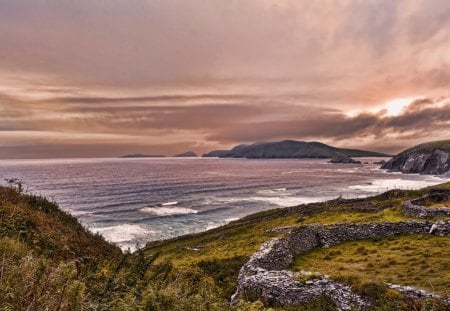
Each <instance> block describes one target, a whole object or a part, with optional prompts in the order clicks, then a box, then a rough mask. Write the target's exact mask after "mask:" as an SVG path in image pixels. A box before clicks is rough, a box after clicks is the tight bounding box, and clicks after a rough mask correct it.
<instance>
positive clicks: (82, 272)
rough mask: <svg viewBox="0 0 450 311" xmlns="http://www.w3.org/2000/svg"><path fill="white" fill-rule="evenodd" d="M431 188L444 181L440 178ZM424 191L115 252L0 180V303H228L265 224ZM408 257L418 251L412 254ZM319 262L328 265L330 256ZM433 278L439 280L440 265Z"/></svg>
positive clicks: (218, 306) (372, 210) (294, 210)
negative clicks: (5, 185) (437, 275)
mask: <svg viewBox="0 0 450 311" xmlns="http://www.w3.org/2000/svg"><path fill="white" fill-rule="evenodd" d="M441 187H444V188H450V183H447V184H445V185H442V186H441ZM427 191H428V190H427V189H424V190H421V191H391V192H388V193H385V194H383V195H379V196H376V197H372V198H368V199H359V200H335V201H331V202H325V203H315V204H309V205H302V206H297V207H290V208H283V209H274V210H270V211H265V212H261V213H256V214H253V215H249V216H247V217H245V218H243V219H241V220H238V221H235V222H232V223H230V224H228V225H226V226H223V227H220V228H216V229H213V230H210V231H208V232H204V233H200V234H195V235H188V236H183V237H178V238H175V239H171V240H166V241H158V242H152V243H149V244H148V245H147V246H146V247H145V248H144V249H142V250H140V251H138V252H136V253H133V254H123V253H121V251H120V249H119V248H118V247H116V246H114V245H112V244H110V243H108V242H106V241H105V240H104V239H103V238H102V237H101V236H99V235H95V234H92V233H90V232H89V231H87V230H86V229H85V228H83V227H82V226H81V224H80V223H79V222H78V221H77V220H76V219H75V218H74V217H72V216H70V215H69V214H67V213H65V212H63V211H62V210H60V209H59V207H58V206H57V204H55V203H53V202H49V201H48V200H46V199H45V198H42V197H39V196H33V195H27V194H23V193H22V191H21V190H20V189H11V188H2V187H0V306H2V308H3V309H5V310H27V309H30V310H46V309H47V310H58V309H60V310H188V311H189V310H195V311H202V310H205V311H206V310H208V311H214V310H225V311H226V310H232V309H233V308H231V307H230V305H229V300H230V296H231V294H232V293H233V292H234V291H235V289H236V285H237V276H238V273H239V270H240V268H241V266H242V265H243V264H244V263H245V262H246V261H247V260H248V258H249V257H250V256H251V254H253V253H254V252H255V251H256V250H257V249H259V247H260V246H261V244H262V243H264V242H266V241H268V240H269V239H271V238H273V237H275V236H279V235H281V234H278V235H276V234H268V233H267V231H268V230H271V229H274V228H278V227H284V226H297V225H304V224H311V223H337V222H345V221H350V222H373V221H385V220H387V221H400V220H404V219H406V218H405V217H403V216H402V215H401V203H402V202H403V200H404V199H407V198H409V199H411V198H416V197H419V196H421V195H423V194H425V193H427ZM417 241H418V243H419V242H420V243H419V244H425V243H430V242H429V241H426V240H420V239H418V240H417ZM380 243H381V242H380ZM446 245H447V244H446ZM410 246H411V245H410ZM374 247H375V246H374ZM377 247H382V244H380V245H378V246H377ZM436 247H438V246H436ZM447 249H448V245H447ZM444 250H445V249H444ZM320 251H328V250H317V252H320ZM411 256H412V257H411V259H412V260H415V259H414V258H416V257H417V258H416V259H417V260H419V259H420V258H419V257H418V256H421V255H420V254H419V253H418V254H416V255H415V256H413V255H411ZM424 256H425V255H424ZM324 257H325V256H324ZM433 258H434V257H433ZM322 259H323V258H321V260H322ZM322 262H323V263H324V264H325V266H330V261H327V260H323V261H322ZM431 264H437V263H435V262H431V263H430V266H431ZM374 267H375V268H376V265H375V264H374ZM438 267H439V269H440V268H441V266H436V270H437V268H438ZM317 270H319V271H320V270H322V269H317ZM441 270H442V269H441ZM427 271H428V270H427ZM428 272H430V271H428ZM405 275H406V274H405ZM405 277H406V276H405ZM443 277H446V279H445V278H444V280H448V279H449V278H448V275H447V274H445V275H443ZM410 278H411V279H412V278H413V276H411V277H410ZM432 281H433V282H434V279H432ZM443 284H446V283H445V282H442V284H441V286H444V285H443ZM438 286H439V285H438ZM445 286H447V287H448V284H447V285H445ZM235 309H236V310H239V311H246V310H249V311H250V310H265V308H264V307H263V306H262V305H261V304H260V303H259V302H255V303H247V302H241V303H240V304H239V307H237V308H235ZM397 309H398V308H397ZM409 309H411V308H409ZM409 309H408V308H404V310H409ZM275 310H332V307H331V306H330V303H329V301H327V300H326V299H325V298H324V299H319V300H318V301H316V302H312V303H311V305H308V306H302V307H295V308H275ZM387 310H389V309H387ZM399 310H401V308H400V309H399Z"/></svg>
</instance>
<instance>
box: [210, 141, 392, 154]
mask: <svg viewBox="0 0 450 311" xmlns="http://www.w3.org/2000/svg"><path fill="white" fill-rule="evenodd" d="M338 153H339V154H343V155H346V156H349V157H384V156H387V155H386V154H382V153H378V152H373V151H365V150H358V149H342V148H336V147H333V146H329V145H326V144H322V143H319V142H304V141H295V140H283V141H279V142H269V143H255V144H252V145H238V146H236V147H234V148H233V149H231V150H215V151H211V152H209V153H206V154H204V155H203V156H204V157H220V158H247V159H257V158H265V159H273V158H332V157H333V156H335V155H336V154H338Z"/></svg>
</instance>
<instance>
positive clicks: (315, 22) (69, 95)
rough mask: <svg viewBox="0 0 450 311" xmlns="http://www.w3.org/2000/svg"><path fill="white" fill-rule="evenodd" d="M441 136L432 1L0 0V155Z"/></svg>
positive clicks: (369, 142)
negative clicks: (276, 141)
mask: <svg viewBox="0 0 450 311" xmlns="http://www.w3.org/2000/svg"><path fill="white" fill-rule="evenodd" d="M448 138H450V1H448V0H408V1H393V0H386V1H383V0H373V1H370V0H367V1H363V0H361V1H356V0H355V1H344V0H330V1H319V0H317V1H309V0H308V1H306V0H305V1H299V0H292V1H288V0H285V1H282V0H278V1H273V0H272V1H269V0H267V1H266V0H253V1H248V0H247V1H246V0H236V1H235V0H226V1H224V0H191V1H187V0H183V1H172V0H161V1H155V0H122V1H119V0H101V1H100V0H70V1H69V0H45V1H44V0H28V1H25V0H0V158H41V157H44V158H48V157H107V156H119V155H122V154H126V153H148V154H167V155H171V154H174V153H179V152H184V151H187V150H193V151H196V152H198V153H202V152H205V151H209V150H212V149H221V148H229V147H232V146H233V145H236V144H241V143H250V142H260V141H274V140H282V139H297V140H305V141H312V140H315V141H322V142H324V143H329V144H332V145H335V146H339V147H354V148H367V149H371V150H375V151H384V152H389V153H395V152H398V151H400V150H402V149H404V148H405V147H409V146H412V145H414V144H417V143H420V142H425V141H430V140H438V139H448Z"/></svg>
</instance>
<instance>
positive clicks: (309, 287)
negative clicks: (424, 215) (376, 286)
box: [232, 221, 450, 310]
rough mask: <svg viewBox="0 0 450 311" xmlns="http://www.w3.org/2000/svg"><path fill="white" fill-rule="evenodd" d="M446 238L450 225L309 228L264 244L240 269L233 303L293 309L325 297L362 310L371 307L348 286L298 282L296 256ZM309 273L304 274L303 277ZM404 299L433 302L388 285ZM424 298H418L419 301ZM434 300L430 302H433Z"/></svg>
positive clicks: (325, 281)
mask: <svg viewBox="0 0 450 311" xmlns="http://www.w3.org/2000/svg"><path fill="white" fill-rule="evenodd" d="M417 233H420V234H428V233H432V234H436V235H446V236H449V235H450V221H439V222H437V223H435V224H432V223H430V222H415V221H403V222H382V223H372V224H348V223H341V224H336V225H329V226H324V225H310V226H304V227H299V228H297V229H292V230H289V233H288V234H287V236H286V238H276V239H272V240H270V241H268V242H267V243H264V244H263V245H262V246H261V248H260V249H259V250H258V251H257V252H256V253H254V254H253V255H252V256H251V258H250V260H249V261H248V262H247V263H246V264H245V265H244V266H243V267H242V268H241V270H240V272H239V277H238V288H237V291H236V293H235V294H234V295H233V297H232V303H235V302H237V301H238V300H239V299H246V300H250V301H254V300H261V301H263V302H264V303H266V305H296V304H303V303H307V302H310V301H312V300H315V299H318V298H320V297H321V296H322V295H325V296H327V297H329V298H330V299H331V300H332V301H333V302H334V303H335V304H336V306H337V307H338V309H339V310H351V309H352V308H353V309H362V308H364V307H365V306H367V305H368V304H369V302H368V301H366V300H365V299H363V298H362V297H361V296H359V295H357V294H355V293H353V292H352V291H351V288H350V287H349V286H348V285H347V284H343V283H338V282H335V281H333V280H331V279H330V278H329V277H328V276H324V275H319V276H318V277H317V278H314V279H310V280H308V281H306V282H304V283H303V282H300V281H299V279H300V277H299V276H300V274H299V273H294V272H291V271H285V270H283V269H286V268H288V267H289V266H290V265H291V264H292V261H293V258H294V256H296V255H299V254H302V253H304V252H307V251H309V250H311V249H314V248H316V247H329V246H331V245H336V244H339V243H341V242H344V241H350V240H361V239H371V238H382V237H391V236H396V235H403V234H417ZM305 273H306V274H308V272H303V274H305ZM390 286H391V287H392V288H396V289H399V291H400V292H401V293H403V294H405V295H406V296H408V297H413V298H414V297H418V298H420V297H435V296H436V295H435V294H433V293H428V292H425V291H421V290H415V289H414V290H413V288H411V287H401V286H397V285H392V284H391V285H390ZM421 295H422V296H421ZM433 295H434V296H433Z"/></svg>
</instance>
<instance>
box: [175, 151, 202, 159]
mask: <svg viewBox="0 0 450 311" xmlns="http://www.w3.org/2000/svg"><path fill="white" fill-rule="evenodd" d="M174 157H175V158H194V157H198V155H197V154H196V153H195V152H193V151H187V152H183V153H180V154H176V155H174Z"/></svg>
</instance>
